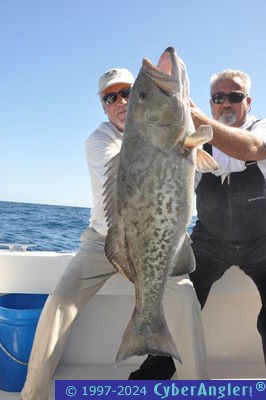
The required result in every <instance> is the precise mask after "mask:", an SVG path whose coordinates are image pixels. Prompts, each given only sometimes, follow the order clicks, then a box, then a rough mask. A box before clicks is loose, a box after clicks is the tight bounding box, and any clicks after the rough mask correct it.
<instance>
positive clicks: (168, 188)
mask: <svg viewBox="0 0 266 400" xmlns="http://www.w3.org/2000/svg"><path fill="white" fill-rule="evenodd" d="M193 132H194V126H193V123H192V119H191V116H190V107H189V93H188V78H187V74H186V69H185V66H184V63H183V62H182V61H181V60H180V59H179V58H178V57H177V54H176V52H175V50H174V49H173V48H172V47H169V48H167V49H166V50H165V51H164V53H163V54H162V56H161V57H160V60H159V62H158V66H157V67H155V66H154V65H153V64H152V63H151V62H150V61H149V60H148V59H147V58H144V59H143V63H142V68H141V70H140V72H139V75H138V77H137V79H136V81H135V83H134V85H133V88H132V91H131V94H130V99H129V104H128V111H127V119H126V124H125V130H124V137H123V142H122V147H121V151H120V153H119V154H118V155H117V156H116V157H114V158H113V159H112V160H111V161H110V162H109V163H108V165H107V172H106V176H107V181H106V183H105V202H106V217H107V222H108V234H107V238H106V245H105V252H106V256H107V258H108V259H109V260H110V262H111V263H112V264H113V265H114V266H115V267H116V268H117V269H118V270H119V271H120V272H122V273H123V274H124V275H126V276H127V277H128V279H130V280H131V281H132V282H133V283H134V285H135V297H136V301H135V309H134V312H133V314H132V317H131V320H130V321H129V323H128V326H127V328H126V331H125V333H124V335H123V338H122V342H121V345H120V348H119V351H118V353H117V357H116V363H119V362H121V361H123V360H125V359H127V358H129V357H130V356H133V355H144V354H152V355H167V356H173V357H175V358H176V359H177V360H179V361H180V362H182V360H181V359H180V355H179V352H178V350H177V348H176V346H175V344H174V341H173V339H172V336H171V334H170V331H169V329H168V327H167V324H166V320H165V316H164V312H163V307H162V297H163V293H164V287H165V285H166V281H167V277H168V275H170V276H179V275H184V274H186V273H189V272H191V271H193V270H194V268H195V260H194V256H193V251H192V248H191V244H190V243H191V242H190V239H189V236H188V234H187V228H188V226H189V224H190V223H191V218H192V212H193V199H194V175H195V170H196V166H197V167H199V169H200V170H206V171H207V170H208V171H210V170H212V169H215V168H216V164H215V162H214V160H213V159H212V157H211V156H209V155H208V154H207V153H206V152H204V150H202V149H200V148H198V149H197V150H196V147H198V146H200V145H201V144H202V143H205V142H207V141H209V140H210V139H211V138H212V129H211V127H210V126H201V127H200V128H199V129H198V130H197V132H194V133H193Z"/></svg>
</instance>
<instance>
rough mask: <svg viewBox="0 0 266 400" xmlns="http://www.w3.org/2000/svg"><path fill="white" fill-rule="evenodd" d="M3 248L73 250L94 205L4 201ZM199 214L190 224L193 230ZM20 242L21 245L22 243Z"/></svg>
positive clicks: (0, 226)
mask: <svg viewBox="0 0 266 400" xmlns="http://www.w3.org/2000/svg"><path fill="white" fill-rule="evenodd" d="M0 216H1V217H0V248H2V249H3V248H8V246H6V245H5V246H3V244H10V246H13V249H14V250H22V249H23V247H22V245H27V251H36V250H38V251H57V252H73V251H76V250H77V249H78V248H79V245H80V239H79V238H80V235H81V233H82V231H83V230H84V229H86V227H87V226H88V222H89V216H90V209H89V208H83V207H69V206H53V205H43V204H31V203H16V202H9V201H0ZM195 219H196V217H193V220H192V224H191V226H190V227H189V232H190V231H191V229H192V227H193V225H194V223H195ZM18 244H19V245H18Z"/></svg>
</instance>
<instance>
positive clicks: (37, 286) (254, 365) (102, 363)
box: [0, 251, 266, 400]
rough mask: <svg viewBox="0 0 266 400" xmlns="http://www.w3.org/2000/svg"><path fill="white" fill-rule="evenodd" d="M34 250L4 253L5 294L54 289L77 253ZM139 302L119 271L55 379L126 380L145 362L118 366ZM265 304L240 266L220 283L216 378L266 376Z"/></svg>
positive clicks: (212, 328) (211, 349)
mask: <svg viewBox="0 0 266 400" xmlns="http://www.w3.org/2000/svg"><path fill="white" fill-rule="evenodd" d="M28 253H30V252H24V253H19V252H17V253H15V254H14V253H13V254H12V253H11V252H1V251H0V261H1V262H0V266H1V267H0V282H1V284H0V293H1V292H2V293H12V292H13V293H14V292H20V293H23V292H24V293H51V292H52V291H53V289H54V286H55V285H56V283H57V282H58V280H59V278H60V276H61V275H62V273H63V272H64V270H65V268H66V266H67V265H68V263H69V261H70V259H71V257H72V256H73V255H71V254H67V255H64V254H62V255H58V254H52V253H44V252H42V253H41V254H40V253H38V252H31V254H28ZM29 277H30V278H31V279H29ZM40 277H41V279H40ZM133 305H134V287H133V285H132V284H131V283H130V282H129V281H127V280H126V279H125V278H124V277H123V276H122V275H120V274H116V275H115V276H113V277H112V278H111V279H110V280H109V281H108V282H107V283H106V284H105V285H104V287H103V288H102V289H101V290H100V291H99V292H98V294H97V296H95V297H94V298H93V299H91V301H90V302H89V303H88V305H87V307H86V308H85V310H84V311H83V312H82V313H81V314H80V315H79V316H78V318H77V321H76V322H75V323H74V326H73V328H72V331H71V334H70V337H69V340H68V343H67V346H66V348H65V351H64V353H63V356H62V359H61V364H60V365H59V366H58V368H57V370H56V373H55V377H54V379H64V380H70V379H76V380H77V379H86V380H116V379H117V380H124V379H125V380H126V379H127V378H128V375H129V374H130V372H131V371H134V370H135V369H137V368H138V365H140V363H141V362H142V360H143V358H139V357H132V358H130V359H128V360H127V361H126V362H127V364H124V363H123V364H121V365H119V366H117V367H114V366H113V362H114V360H115V355H116V351H117V349H118V346H119V344H120V340H121V336H122V334H123V332H124V329H125V326H126V324H127V322H128V318H129V316H130V315H131V313H132V309H133ZM260 307H261V303H260V299H259V295H258V292H257V290H256V288H255V285H254V284H253V282H252V281H251V280H250V279H249V278H248V277H247V276H245V274H244V273H243V272H242V271H240V270H239V269H238V268H236V267H233V268H231V269H230V270H229V271H227V272H226V273H225V275H224V276H223V278H222V279H221V280H220V281H218V282H216V283H215V284H214V286H213V288H212V290H211V293H210V296H209V298H208V301H207V303H206V306H205V307H204V310H203V311H202V318H203V325H204V330H205V338H206V346H207V354H208V362H209V374H210V377H211V379H266V368H265V365H264V359H263V352H262V347H261V339H260V336H259V334H258V332H257V329H256V319H257V315H258V312H259V309H260ZM114 316H115V322H116V323H115V324H114ZM18 399H19V393H7V392H4V391H0V400H18ZM52 399H54V381H52V382H51V386H50V397H49V400H52Z"/></svg>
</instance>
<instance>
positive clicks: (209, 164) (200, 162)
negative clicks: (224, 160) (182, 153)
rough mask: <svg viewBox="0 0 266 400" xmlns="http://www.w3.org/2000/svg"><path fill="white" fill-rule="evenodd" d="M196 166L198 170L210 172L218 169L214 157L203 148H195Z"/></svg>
mask: <svg viewBox="0 0 266 400" xmlns="http://www.w3.org/2000/svg"><path fill="white" fill-rule="evenodd" d="M196 166H197V170H198V171H199V172H211V171H215V170H216V169H218V165H217V162H216V161H215V159H214V158H213V157H212V156H211V155H210V154H209V153H207V151H205V150H203V149H200V148H199V149H197V155H196Z"/></svg>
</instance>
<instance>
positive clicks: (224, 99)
mask: <svg viewBox="0 0 266 400" xmlns="http://www.w3.org/2000/svg"><path fill="white" fill-rule="evenodd" d="M250 86H251V80H250V78H249V76H248V75H247V74H246V73H245V72H242V71H239V70H230V69H227V70H224V71H222V72H220V73H219V74H215V75H213V76H212V77H211V84H210V95H211V99H210V106H211V111H212V116H213V118H214V119H211V118H209V117H208V116H207V115H205V114H204V113H203V112H202V111H201V110H200V109H199V108H197V107H196V106H195V105H194V104H193V103H192V102H191V115H192V119H193V122H194V125H195V128H196V129H197V128H198V127H199V126H200V125H202V124H209V125H211V126H212V128H213V139H212V140H211V142H210V143H208V144H206V145H204V148H205V150H206V151H208V152H209V153H210V154H212V156H213V157H214V158H215V160H216V161H217V163H218V167H219V168H218V170H216V171H214V172H212V173H207V174H206V173H205V174H201V173H200V172H197V174H196V196H197V214H198V220H197V222H196V225H195V227H194V229H193V232H192V235H191V238H192V241H193V244H192V247H193V251H194V255H195V259H196V270H195V271H194V272H193V273H192V274H191V275H190V278H191V280H192V282H193V284H194V288H195V290H196V293H197V297H198V299H199V302H200V304H201V307H204V305H205V303H206V300H207V297H208V295H209V292H210V289H211V287H212V285H213V283H214V282H215V281H217V280H218V279H220V278H221V277H222V275H223V274H224V272H225V271H226V270H227V269H229V268H230V267H231V266H233V265H237V266H239V268H240V269H242V270H243V271H244V272H245V273H246V274H247V275H248V276H249V277H250V278H251V279H252V280H253V281H254V283H255V285H256V286H257V288H258V291H259V293H260V297H261V302H262V308H261V310H260V313H259V315H258V321H257V328H258V331H259V333H260V335H261V339H262V347H263V352H264V358H265V361H266V183H265V182H266V180H265V179H266V119H261V120H259V119H257V118H256V117H254V116H249V115H248V112H249V111H250V107H251V97H250V95H249V93H250ZM142 368H144V369H145V370H147V369H153V370H156V368H158V369H160V368H164V369H165V371H168V374H169V377H171V376H172V374H173V372H174V364H173V361H172V359H171V358H170V357H169V358H168V359H160V358H159V357H148V358H147V359H146V361H145V362H144V364H143V365H142V366H141V368H140V369H139V370H138V371H136V372H135V376H136V378H135V379H137V377H138V374H140V373H141V369H142Z"/></svg>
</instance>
